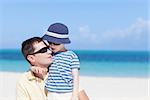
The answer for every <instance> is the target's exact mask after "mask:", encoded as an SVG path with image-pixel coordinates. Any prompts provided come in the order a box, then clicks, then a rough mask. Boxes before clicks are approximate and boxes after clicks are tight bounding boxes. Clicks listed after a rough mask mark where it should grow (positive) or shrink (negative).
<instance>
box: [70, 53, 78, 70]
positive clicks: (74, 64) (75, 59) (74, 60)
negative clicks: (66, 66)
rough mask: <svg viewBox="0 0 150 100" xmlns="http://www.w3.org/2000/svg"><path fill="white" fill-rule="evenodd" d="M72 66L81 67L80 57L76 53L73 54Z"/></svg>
mask: <svg viewBox="0 0 150 100" xmlns="http://www.w3.org/2000/svg"><path fill="white" fill-rule="evenodd" d="M71 68H77V69H80V62H79V58H78V56H77V55H76V54H75V53H74V54H73V55H72V60H71Z"/></svg>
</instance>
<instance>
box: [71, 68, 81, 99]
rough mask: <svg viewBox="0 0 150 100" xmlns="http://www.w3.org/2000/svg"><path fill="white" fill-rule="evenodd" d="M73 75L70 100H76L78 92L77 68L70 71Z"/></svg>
mask: <svg viewBox="0 0 150 100" xmlns="http://www.w3.org/2000/svg"><path fill="white" fill-rule="evenodd" d="M72 75H73V92H72V97H71V100H78V91H79V71H78V69H77V68H74V69H72Z"/></svg>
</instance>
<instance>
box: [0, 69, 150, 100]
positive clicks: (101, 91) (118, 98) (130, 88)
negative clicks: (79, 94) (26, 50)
mask: <svg viewBox="0 0 150 100" xmlns="http://www.w3.org/2000/svg"><path fill="white" fill-rule="evenodd" d="M19 75H20V73H8V72H0V80H1V82H0V100H15V86H16V80H17V79H18V77H19ZM149 81H150V79H147V78H130V77H129V78H117V77H116V78H114V77H113V78H111V77H88V76H81V78H80V83H81V85H82V87H83V88H84V89H85V90H86V92H87V94H88V95H89V97H90V100H150V94H149V91H150V82H149Z"/></svg>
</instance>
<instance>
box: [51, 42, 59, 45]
mask: <svg viewBox="0 0 150 100" xmlns="http://www.w3.org/2000/svg"><path fill="white" fill-rule="evenodd" d="M48 43H49V45H60V44H59V43H53V42H48Z"/></svg>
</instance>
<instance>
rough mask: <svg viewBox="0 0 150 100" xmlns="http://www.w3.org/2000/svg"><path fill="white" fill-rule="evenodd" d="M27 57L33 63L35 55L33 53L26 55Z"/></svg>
mask: <svg viewBox="0 0 150 100" xmlns="http://www.w3.org/2000/svg"><path fill="white" fill-rule="evenodd" d="M27 59H28V60H29V61H30V62H31V63H34V62H35V57H34V56H33V55H28V56H27Z"/></svg>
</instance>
